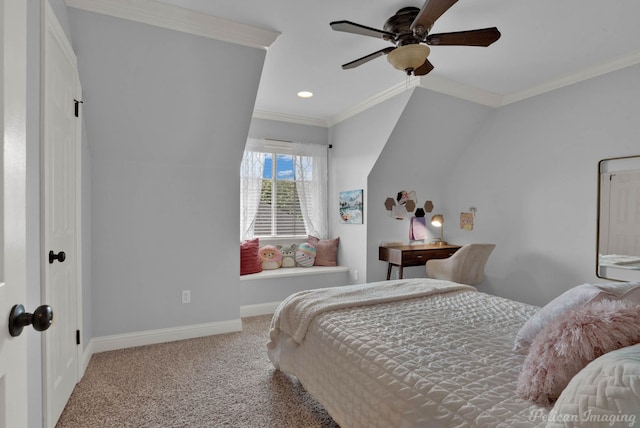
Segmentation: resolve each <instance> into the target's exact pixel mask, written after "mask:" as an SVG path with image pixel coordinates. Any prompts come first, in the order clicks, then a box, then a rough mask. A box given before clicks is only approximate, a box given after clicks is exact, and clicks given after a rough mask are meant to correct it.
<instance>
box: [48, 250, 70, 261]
mask: <svg viewBox="0 0 640 428" xmlns="http://www.w3.org/2000/svg"><path fill="white" fill-rule="evenodd" d="M66 258H67V255H66V254H65V253H64V251H60V252H59V253H58V254H56V253H54V252H53V251H49V264H52V263H53V262H54V260H57V261H59V262H60V263H62V262H63V261H64V259H66Z"/></svg>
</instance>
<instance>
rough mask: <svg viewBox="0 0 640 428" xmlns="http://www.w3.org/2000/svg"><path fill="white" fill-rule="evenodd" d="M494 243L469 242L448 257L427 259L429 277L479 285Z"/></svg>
mask: <svg viewBox="0 0 640 428" xmlns="http://www.w3.org/2000/svg"><path fill="white" fill-rule="evenodd" d="M494 248H495V245H494V244H467V245H465V246H463V247H462V248H460V249H459V250H458V251H456V252H455V253H454V254H453V256H451V257H449V258H447V259H432V260H427V264H426V269H427V277H429V278H435V279H446V280H449V281H454V282H458V283H460V284H468V285H479V284H480V283H481V282H482V279H483V278H484V266H485V265H486V264H487V259H489V255H491V252H492V251H493V249H494Z"/></svg>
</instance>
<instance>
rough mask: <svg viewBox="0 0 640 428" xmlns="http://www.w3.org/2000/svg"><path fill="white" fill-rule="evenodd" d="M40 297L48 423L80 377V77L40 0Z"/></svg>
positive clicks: (58, 29)
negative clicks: (50, 313)
mask: <svg viewBox="0 0 640 428" xmlns="http://www.w3.org/2000/svg"><path fill="white" fill-rule="evenodd" d="M43 3H44V5H45V8H44V16H45V19H44V28H43V51H44V56H43V64H42V65H43V69H42V76H43V77H42V79H43V80H42V94H43V97H42V115H43V134H42V135H43V189H44V202H43V227H44V245H43V250H44V254H43V256H44V257H43V264H44V276H43V293H42V294H43V297H42V298H43V303H46V304H48V305H50V306H52V307H53V308H54V310H55V324H54V326H53V328H50V329H49V330H48V331H46V332H45V333H44V341H43V350H44V361H45V363H44V393H43V398H44V407H45V409H44V418H45V427H46V428H49V427H51V428H53V427H54V426H55V424H56V422H57V421H58V418H59V417H60V414H61V413H62V411H63V410H64V407H65V405H66V403H67V401H68V399H69V397H70V396H71V393H72V392H73V388H74V387H75V385H76V383H77V382H78V379H79V366H80V364H79V350H80V346H78V343H77V342H76V332H77V331H78V329H79V325H80V316H79V313H80V311H79V300H80V299H79V296H78V294H79V284H80V278H79V270H80V251H79V250H80V245H79V241H78V240H79V231H78V225H79V209H78V205H77V203H78V202H79V190H80V186H79V183H78V177H79V175H80V165H79V164H80V160H79V156H80V119H79V117H76V113H77V114H78V115H79V113H80V108H79V104H78V101H79V100H80V99H81V98H80V96H81V89H80V82H79V79H78V72H77V62H76V57H75V54H74V53H73V50H72V49H71V45H70V44H69V42H68V40H67V39H66V37H65V34H64V32H63V31H62V28H61V27H60V24H59V23H58V21H57V19H56V18H55V15H54V13H53V11H52V10H51V7H50V6H49V2H43Z"/></svg>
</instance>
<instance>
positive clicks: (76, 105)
mask: <svg viewBox="0 0 640 428" xmlns="http://www.w3.org/2000/svg"><path fill="white" fill-rule="evenodd" d="M73 103H74V111H75V115H76V117H80V104H82V103H84V101H80V100H76V99H74V100H73Z"/></svg>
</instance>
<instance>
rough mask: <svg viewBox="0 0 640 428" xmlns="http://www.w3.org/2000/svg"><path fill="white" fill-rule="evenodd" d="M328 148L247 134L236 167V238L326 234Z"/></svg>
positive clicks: (320, 235)
mask: <svg viewBox="0 0 640 428" xmlns="http://www.w3.org/2000/svg"><path fill="white" fill-rule="evenodd" d="M327 228H328V222H327V148H326V146H323V145H320V144H309V143H295V142H294V143H284V142H279V141H272V140H261V139H255V138H249V139H248V140H247V145H246V147H245V151H244V155H243V158H242V164H241V166H240V240H245V239H251V238H253V237H279V236H305V235H314V236H319V237H323V236H326V233H327Z"/></svg>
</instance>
